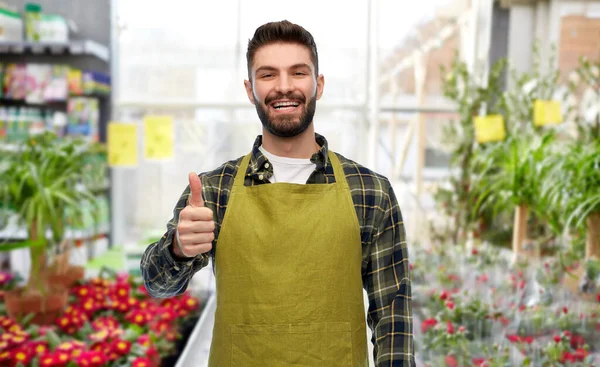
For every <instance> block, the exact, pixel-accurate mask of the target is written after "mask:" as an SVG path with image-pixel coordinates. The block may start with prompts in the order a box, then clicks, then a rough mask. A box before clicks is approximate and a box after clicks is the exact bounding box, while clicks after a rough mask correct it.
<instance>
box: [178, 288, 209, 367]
mask: <svg viewBox="0 0 600 367" xmlns="http://www.w3.org/2000/svg"><path fill="white" fill-rule="evenodd" d="M216 308H217V299H216V295H215V294H214V293H213V294H211V296H210V298H209V299H208V302H207V303H206V306H205V307H204V310H202V315H201V316H200V319H199V320H198V323H197V324H196V326H195V327H194V330H193V331H192V334H191V335H190V338H189V339H188V341H187V343H186V345H185V349H184V350H183V352H182V353H181V356H180V357H179V359H178V360H177V364H176V365H175V367H205V366H208V355H209V353H210V344H211V340H212V332H213V325H214V323H215V311H216Z"/></svg>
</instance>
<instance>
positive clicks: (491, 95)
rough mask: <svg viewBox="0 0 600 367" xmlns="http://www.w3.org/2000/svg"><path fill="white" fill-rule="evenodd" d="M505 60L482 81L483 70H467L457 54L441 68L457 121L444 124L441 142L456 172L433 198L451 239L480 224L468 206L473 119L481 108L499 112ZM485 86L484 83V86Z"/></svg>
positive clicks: (473, 149) (470, 199)
mask: <svg viewBox="0 0 600 367" xmlns="http://www.w3.org/2000/svg"><path fill="white" fill-rule="evenodd" d="M506 65H507V61H506V60H505V59H501V60H499V61H497V62H496V63H495V64H494V65H493V66H492V68H491V70H490V72H489V74H488V76H487V80H485V83H484V84H482V83H481V82H480V81H481V79H482V75H483V73H482V70H479V69H477V70H473V71H471V70H469V68H468V66H467V65H466V63H464V62H462V61H460V60H459V59H458V57H456V58H455V59H454V61H453V63H452V66H451V69H450V70H447V69H446V68H444V67H441V72H442V75H444V76H445V79H444V80H443V93H444V96H445V97H447V98H449V99H450V100H452V101H454V102H455V103H456V104H457V106H458V115H459V120H458V121H456V123H451V124H449V126H447V127H445V131H444V142H443V143H444V144H445V145H446V147H447V149H448V150H449V151H450V153H451V158H452V159H451V168H452V169H453V170H455V171H456V172H457V174H456V175H455V176H453V177H451V179H450V182H449V187H448V188H445V189H443V188H440V189H439V190H438V192H437V193H436V196H435V199H436V201H437V202H438V203H439V204H440V206H441V209H442V212H443V213H445V214H446V215H448V216H450V217H451V218H453V222H454V223H453V224H454V227H453V229H452V234H451V237H452V240H453V241H454V243H457V242H458V240H459V237H460V236H461V235H462V236H466V234H467V232H469V231H471V230H473V229H476V227H477V226H478V225H482V223H481V222H480V220H479V219H475V218H473V217H472V216H471V215H470V213H471V210H470V208H472V207H473V205H474V203H475V200H476V199H475V198H474V197H473V195H472V193H471V190H472V188H473V184H472V182H471V180H472V164H471V161H472V159H473V157H474V156H475V154H476V150H477V145H475V144H474V142H475V129H474V127H473V118H474V117H475V116H477V115H479V113H480V112H481V111H482V110H485V111H486V112H487V113H490V114H491V113H499V112H501V111H502V108H503V104H502V101H501V99H499V98H498V96H501V91H502V82H503V77H504V72H505V69H506ZM483 85H485V86H483Z"/></svg>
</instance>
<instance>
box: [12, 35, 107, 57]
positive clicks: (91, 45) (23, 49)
mask: <svg viewBox="0 0 600 367" xmlns="http://www.w3.org/2000/svg"><path fill="white" fill-rule="evenodd" d="M22 54H33V55H65V54H68V55H86V56H93V57H96V58H98V59H100V60H102V61H105V62H108V61H109V60H110V51H109V49H108V47H106V46H104V45H102V44H100V43H97V42H94V41H90V40H84V41H69V42H67V43H47V42H6V41H0V55H22Z"/></svg>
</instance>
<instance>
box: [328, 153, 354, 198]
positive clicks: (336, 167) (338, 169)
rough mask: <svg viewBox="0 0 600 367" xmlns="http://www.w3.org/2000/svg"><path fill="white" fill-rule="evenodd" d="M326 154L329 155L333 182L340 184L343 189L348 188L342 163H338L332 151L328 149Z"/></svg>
mask: <svg viewBox="0 0 600 367" xmlns="http://www.w3.org/2000/svg"><path fill="white" fill-rule="evenodd" d="M327 156H328V157H329V164H331V166H333V174H334V175H335V182H336V183H338V184H339V185H341V186H342V187H343V188H344V189H348V190H350V186H348V181H346V175H345V174H344V169H343V168H342V164H341V163H340V160H339V159H338V157H337V155H336V154H335V153H334V152H333V151H331V150H328V151H327Z"/></svg>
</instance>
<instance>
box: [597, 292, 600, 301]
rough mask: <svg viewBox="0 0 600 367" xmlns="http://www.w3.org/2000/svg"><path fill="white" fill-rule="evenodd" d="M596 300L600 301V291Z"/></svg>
mask: <svg viewBox="0 0 600 367" xmlns="http://www.w3.org/2000/svg"><path fill="white" fill-rule="evenodd" d="M596 300H597V301H598V302H600V293H598V295H597V296H596Z"/></svg>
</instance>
